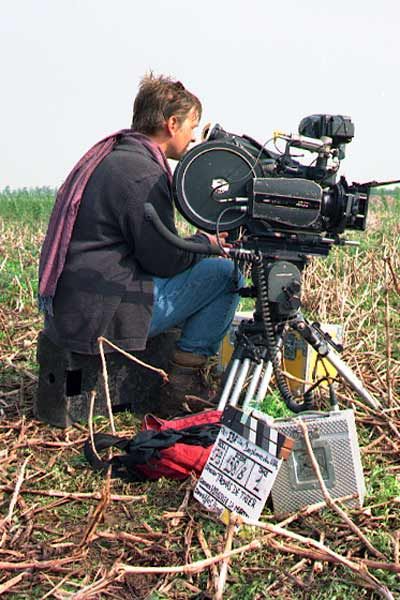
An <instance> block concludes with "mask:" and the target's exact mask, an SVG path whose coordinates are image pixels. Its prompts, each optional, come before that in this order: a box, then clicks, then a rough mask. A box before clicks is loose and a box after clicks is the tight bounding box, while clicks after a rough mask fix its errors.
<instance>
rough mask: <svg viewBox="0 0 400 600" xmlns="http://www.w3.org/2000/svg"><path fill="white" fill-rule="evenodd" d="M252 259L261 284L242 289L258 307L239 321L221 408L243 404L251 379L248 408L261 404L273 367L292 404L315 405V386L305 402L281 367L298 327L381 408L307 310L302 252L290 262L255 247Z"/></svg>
mask: <svg viewBox="0 0 400 600" xmlns="http://www.w3.org/2000/svg"><path fill="white" fill-rule="evenodd" d="M246 260H249V261H250V262H251V275H252V279H253V282H254V283H255V286H254V287H253V288H250V290H251V291H250V294H249V293H247V292H246V290H245V291H242V290H241V291H240V293H241V295H246V296H247V295H251V296H253V297H254V296H255V297H256V309H255V313H254V316H253V319H249V320H247V321H243V322H242V323H241V324H240V326H239V329H238V332H237V334H236V342H235V346H234V352H233V356H232V359H231V361H230V363H229V365H228V369H227V374H226V376H225V382H224V386H223V389H222V393H221V397H220V400H219V404H218V409H219V410H223V409H224V408H225V406H226V405H227V404H229V405H232V406H237V405H238V403H239V400H240V399H241V397H242V396H243V393H244V390H245V384H246V382H247V381H248V385H247V389H246V391H245V394H244V399H243V404H242V410H243V411H244V412H246V413H248V412H250V411H251V410H252V409H253V408H257V407H258V406H259V405H260V403H261V402H262V401H263V399H264V397H265V395H266V393H267V389H268V386H269V383H270V380H271V377H272V374H273V373H274V374H275V379H276V382H277V385H278V388H279V391H280V393H281V396H282V397H283V399H284V401H285V403H286V405H287V406H288V408H289V409H290V410H292V411H293V412H295V413H299V412H302V411H305V410H312V409H313V408H314V407H313V398H312V393H311V391H308V392H306V393H305V394H304V401H303V402H302V403H298V402H297V401H296V399H295V398H294V396H293V394H292V393H291V391H290V389H289V387H288V385H287V382H286V378H285V376H284V375H283V373H282V370H281V354H282V351H283V339H284V334H285V332H286V331H287V330H290V329H291V330H293V331H296V332H298V334H299V335H300V336H301V337H302V338H303V339H304V340H305V342H306V343H307V344H309V345H310V346H311V347H312V348H313V349H314V350H315V351H316V353H317V355H318V357H319V358H320V359H323V360H324V361H328V362H329V363H330V364H331V365H332V366H333V367H334V368H335V369H336V371H337V372H338V373H339V374H340V375H341V376H342V378H343V379H344V380H345V381H346V382H347V383H348V384H349V385H350V386H351V387H352V388H353V389H354V391H356V392H357V394H358V395H359V396H360V397H361V398H362V399H363V400H364V401H365V402H366V404H368V406H370V407H371V408H373V409H379V408H380V404H379V402H378V401H377V400H376V399H375V398H374V397H373V396H372V395H371V394H370V393H369V392H368V390H366V389H365V387H364V386H363V384H362V382H361V381H360V379H359V378H358V377H357V376H356V375H355V374H354V373H353V372H352V370H351V369H350V368H349V367H348V366H347V365H346V363H345V362H344V361H343V360H342V359H341V358H340V356H339V354H338V350H339V349H338V347H337V345H336V344H334V342H333V340H332V339H331V338H330V336H329V335H328V334H326V333H324V332H323V331H322V330H321V329H320V328H319V326H318V325H316V324H310V323H308V321H307V320H306V319H305V318H304V316H303V315H302V313H301V301H300V291H301V271H302V270H303V268H304V266H305V264H306V261H305V260H304V259H302V258H300V257H297V258H296V260H293V261H290V262H289V261H286V260H276V259H274V258H268V256H267V255H264V254H263V253H262V252H255V251H253V252H248V251H247V253H246ZM330 391H331V403H332V404H333V405H334V406H335V405H336V406H337V401H336V399H335V394H334V391H333V387H332V386H330Z"/></svg>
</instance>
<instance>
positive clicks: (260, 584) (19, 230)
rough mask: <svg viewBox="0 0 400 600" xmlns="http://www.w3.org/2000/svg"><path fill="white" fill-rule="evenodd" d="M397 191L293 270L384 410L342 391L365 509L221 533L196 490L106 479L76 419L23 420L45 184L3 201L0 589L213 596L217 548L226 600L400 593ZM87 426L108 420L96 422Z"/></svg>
mask: <svg viewBox="0 0 400 600" xmlns="http://www.w3.org/2000/svg"><path fill="white" fill-rule="evenodd" d="M397 195H398V194H396V198H397ZM396 198H390V197H388V196H386V197H384V196H382V197H376V198H374V202H373V204H374V210H373V211H371V218H370V226H369V229H368V232H367V233H366V234H364V235H358V236H357V239H359V241H360V246H359V247H358V248H351V249H347V248H340V249H337V250H335V251H334V252H332V253H331V255H330V256H329V257H328V259H326V260H322V259H316V260H313V261H312V263H311V264H310V266H309V267H308V270H307V273H306V274H305V276H304V289H303V293H304V298H303V300H304V304H305V306H306V309H307V311H308V314H310V315H311V316H312V317H313V318H316V319H318V320H320V321H321V322H333V323H342V324H343V325H344V335H345V339H344V343H345V352H344V355H343V356H344V359H345V360H346V362H347V363H348V364H349V365H350V366H351V368H352V369H353V370H354V372H355V373H357V375H358V376H359V377H361V378H362V380H363V381H364V383H365V385H366V387H367V388H368V389H369V390H370V392H371V393H373V394H374V395H376V396H377V397H379V398H380V400H381V402H382V404H383V406H384V410H382V411H374V410H372V409H370V408H368V407H366V406H365V405H364V404H363V403H362V402H360V400H359V398H357V397H356V396H355V394H354V393H353V392H352V391H351V390H349V389H348V387H344V386H342V387H340V388H339V400H340V405H341V407H353V408H354V410H355V413H356V420H357V424H358V434H359V441H360V445H361V447H362V460H363V466H364V472H365V475H366V480H367V498H366V501H365V505H364V508H363V509H361V510H349V509H346V508H344V509H343V507H341V506H340V505H339V508H338V507H337V505H331V506H328V507H326V506H321V505H320V506H316V505H314V506H312V507H310V508H309V509H308V510H306V511H303V512H301V513H296V514H293V515H288V516H287V518H286V519H285V520H284V521H277V519H275V518H274V516H273V515H272V513H271V512H270V511H269V509H268V508H267V509H265V511H264V513H263V515H262V523H260V525H259V526H258V527H248V526H243V527H241V528H240V529H239V530H234V529H232V527H231V528H228V530H227V528H226V527H225V526H224V525H222V524H221V523H219V522H217V521H216V520H214V519H213V518H212V517H211V516H210V515H209V514H208V513H206V512H205V511H204V510H202V508H201V506H200V505H199V504H197V503H196V502H195V501H194V500H193V499H192V498H191V489H192V485H193V484H192V482H184V483H183V484H182V483H176V482H170V481H166V480H160V481H158V482H146V483H122V482H121V481H119V480H115V479H114V480H109V479H104V478H102V477H101V476H100V475H98V474H96V473H93V472H92V471H91V470H90V469H89V468H88V466H87V464H86V462H85V460H84V458H83V456H82V443H83V442H84V441H85V439H86V438H87V436H88V431H87V428H86V426H83V425H76V426H75V427H71V428H69V429H67V430H65V431H64V430H59V429H55V428H52V427H49V426H47V425H44V424H42V423H39V422H38V421H35V420H34V419H33V418H32V414H31V406H32V397H33V394H34V393H35V387H36V382H37V366H36V364H35V346H36V339H37V334H38V331H39V330H40V328H41V317H40V316H39V315H38V313H37V310H36V306H35V298H36V291H37V284H36V269H37V262H38V254H39V249H40V245H41V242H42V239H43V231H44V229H45V224H46V220H47V218H48V213H49V208H50V206H51V203H52V191H51V190H34V191H20V192H10V191H7V190H5V191H4V192H3V193H2V194H1V195H0V302H1V304H0V414H1V421H0V595H3V596H4V598H12V599H14V600H23V599H24V600H28V599H29V600H31V599H43V600H44V599H45V598H56V599H60V600H61V599H62V600H67V599H74V600H83V599H89V598H98V599H108V598H114V599H123V598H137V599H145V598H147V599H149V600H150V599H151V600H161V599H169V598H177V599H187V598H193V599H195V598H197V599H206V598H218V597H219V596H218V592H217V589H218V586H220V587H221V585H222V583H223V579H224V570H225V568H226V567H224V561H223V560H222V559H221V553H224V551H227V552H229V551H230V550H232V551H233V554H232V556H231V559H230V560H231V562H230V566H229V569H228V572H227V577H226V582H225V585H224V593H223V597H224V598H226V599H234V598H237V597H240V598H241V599H242V600H257V599H262V598H279V599H287V598H305V599H313V600H323V599H326V600H328V599H329V600H335V599H336V600H341V599H346V600H347V599H359V598H368V599H372V598H396V597H400V578H399V575H400V454H399V451H400V348H399V336H400V317H399V313H400V310H399V309H400V202H399V201H397V199H396ZM352 237H353V238H355V237H356V236H355V235H353V234H352ZM137 426H138V421H137V419H135V417H134V416H133V415H130V414H126V413H123V414H121V415H117V418H116V427H117V430H118V432H119V433H128V434H130V435H132V433H133V432H134V431H135V429H136V428H137ZM95 428H96V430H101V429H102V430H104V431H108V429H109V424H108V422H107V420H106V419H104V418H96V419H95ZM225 565H226V561H225ZM221 573H222V575H221ZM220 597H222V596H221V595H220Z"/></svg>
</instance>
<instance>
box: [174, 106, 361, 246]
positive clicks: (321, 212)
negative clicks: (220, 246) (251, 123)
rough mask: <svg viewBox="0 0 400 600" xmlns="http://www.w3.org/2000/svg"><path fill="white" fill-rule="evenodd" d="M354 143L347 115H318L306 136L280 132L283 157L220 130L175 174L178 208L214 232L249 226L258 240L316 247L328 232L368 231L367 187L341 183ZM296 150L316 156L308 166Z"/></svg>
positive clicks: (307, 121) (210, 132) (307, 123)
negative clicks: (348, 148) (348, 149)
mask: <svg viewBox="0 0 400 600" xmlns="http://www.w3.org/2000/svg"><path fill="white" fill-rule="evenodd" d="M353 137H354V125H353V123H352V121H351V119H350V118H349V117H345V116H342V115H325V114H323V115H322V114H321V115H311V116H309V117H305V118H304V119H302V121H301V122H300V125H299V134H284V133H279V132H277V133H275V134H274V141H275V142H276V140H278V139H280V140H284V142H285V144H286V145H285V150H284V151H278V150H276V151H271V150H269V149H267V148H266V147H265V146H262V145H261V144H259V143H258V142H257V141H255V140H253V139H252V138H250V137H249V136H246V135H242V136H239V135H236V134H233V133H229V132H227V131H225V130H224V129H223V128H222V127H221V126H220V125H215V126H214V127H212V128H211V127H208V128H206V129H205V130H204V133H203V140H204V141H203V142H202V143H200V144H198V145H197V146H195V147H194V148H192V149H191V150H190V151H189V152H188V153H187V154H186V155H185V156H184V157H183V159H182V160H181V161H180V162H179V163H178V165H177V168H176V170H175V173H174V183H173V187H174V196H175V201H176V204H177V207H178V210H179V211H180V212H181V213H182V214H183V216H184V217H185V218H186V219H187V220H188V221H189V222H191V223H192V224H193V225H195V226H196V227H199V228H200V229H203V230H205V231H208V232H211V233H214V232H218V231H230V230H233V229H237V228H238V227H240V226H244V228H245V230H246V231H247V232H250V234H251V235H256V236H257V237H261V238H268V239H270V238H271V239H272V238H275V240H276V238H277V237H278V238H279V237H280V239H282V240H283V239H288V237H289V238H290V237H291V238H292V240H293V239H294V238H297V239H299V240H303V241H304V240H308V241H309V242H310V243H311V245H314V246H317V245H318V242H319V241H320V240H319V239H318V238H320V239H322V238H323V236H324V235H326V234H330V235H331V236H332V235H333V236H334V237H335V236H336V237H337V236H338V234H340V233H343V232H344V231H345V229H354V230H364V229H365V227H366V218H367V212H368V198H369V187H368V185H362V184H361V185H360V184H355V183H353V184H351V185H349V184H348V183H347V181H346V179H345V178H344V177H340V179H339V181H337V180H336V177H337V171H338V169H339V165H340V161H341V160H342V159H343V158H344V155H345V145H346V144H347V143H349V142H350V141H351V140H352V138H353ZM294 148H295V149H299V148H300V149H302V150H306V151H308V152H311V153H316V155H317V156H316V158H314V159H313V160H312V161H311V164H308V165H307V164H303V163H301V162H300V161H299V160H298V157H297V156H294V155H293V153H292V149H294ZM311 239H313V240H314V241H312V242H311ZM278 245H279V243H278ZM315 253H317V254H323V253H327V252H324V251H322V250H317V251H316V252H315Z"/></svg>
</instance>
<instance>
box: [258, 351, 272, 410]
mask: <svg viewBox="0 0 400 600" xmlns="http://www.w3.org/2000/svg"><path fill="white" fill-rule="evenodd" d="M266 365H267V366H266V367H265V371H264V375H263V378H262V379H261V384H260V387H259V388H258V391H257V396H256V404H257V406H258V405H259V404H260V403H261V402H262V401H263V400H264V398H265V396H266V395H267V390H268V386H269V382H270V381H271V377H272V372H273V369H272V362H271V361H269V362H267V363H266Z"/></svg>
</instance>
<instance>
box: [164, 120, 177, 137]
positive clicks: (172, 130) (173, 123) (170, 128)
mask: <svg viewBox="0 0 400 600" xmlns="http://www.w3.org/2000/svg"><path fill="white" fill-rule="evenodd" d="M165 128H166V130H167V132H168V134H169V135H170V136H171V137H175V134H176V132H177V131H178V129H179V121H178V119H177V118H176V116H175V115H171V116H170V117H168V119H167V120H166V121H165Z"/></svg>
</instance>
